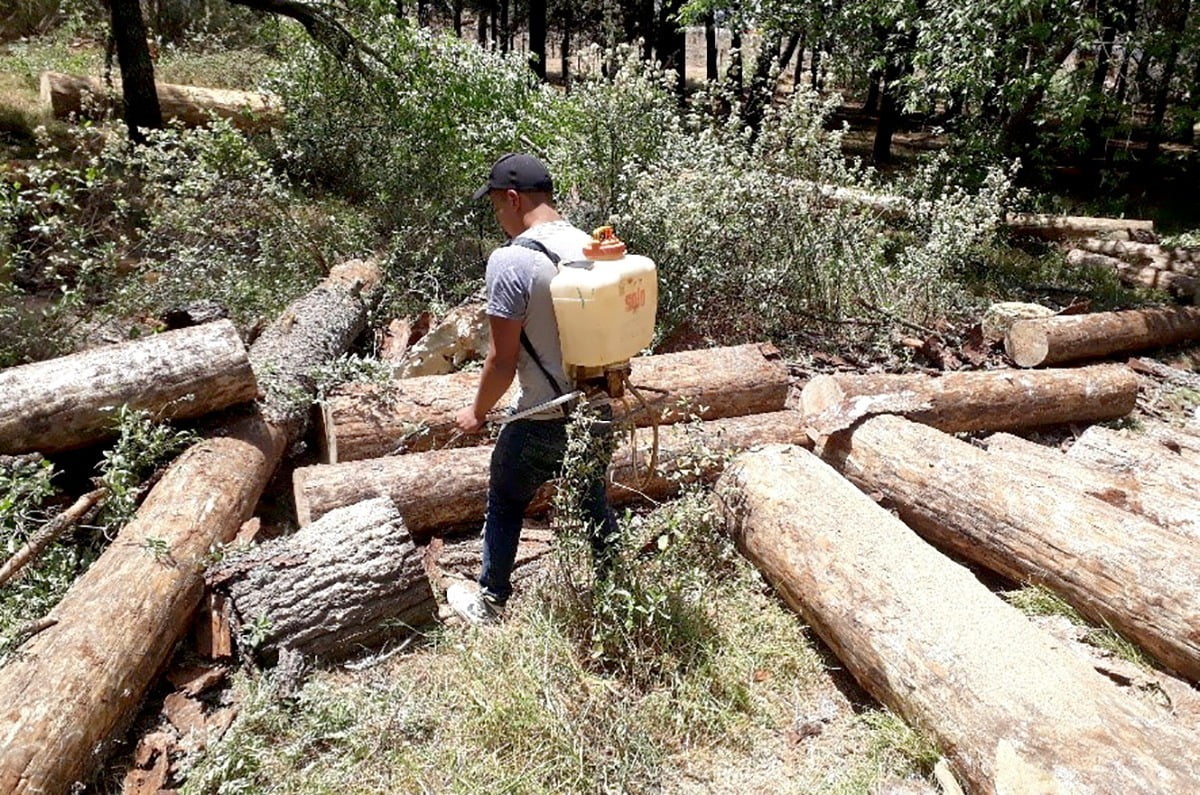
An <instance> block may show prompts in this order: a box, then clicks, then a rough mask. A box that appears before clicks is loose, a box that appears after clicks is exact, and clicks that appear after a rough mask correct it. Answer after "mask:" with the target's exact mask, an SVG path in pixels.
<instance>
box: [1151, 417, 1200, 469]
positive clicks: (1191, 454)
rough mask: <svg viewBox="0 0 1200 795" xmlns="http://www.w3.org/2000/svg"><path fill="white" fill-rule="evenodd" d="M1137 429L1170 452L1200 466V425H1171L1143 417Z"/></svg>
mask: <svg viewBox="0 0 1200 795" xmlns="http://www.w3.org/2000/svg"><path fill="white" fill-rule="evenodd" d="M1139 431H1140V432H1141V434H1142V435H1143V436H1145V437H1147V438H1148V439H1153V440H1154V441H1155V442H1157V443H1158V444H1160V445H1162V446H1163V447H1165V448H1166V449H1167V450H1170V451H1171V452H1172V453H1175V454H1176V455H1179V456H1180V457H1181V458H1184V459H1186V460H1188V461H1191V462H1192V463H1193V464H1195V465H1197V466H1200V426H1192V427H1188V426H1184V425H1171V424H1169V423H1166V422H1160V421H1158V420H1150V419H1143V420H1142V421H1141V422H1140V423H1139Z"/></svg>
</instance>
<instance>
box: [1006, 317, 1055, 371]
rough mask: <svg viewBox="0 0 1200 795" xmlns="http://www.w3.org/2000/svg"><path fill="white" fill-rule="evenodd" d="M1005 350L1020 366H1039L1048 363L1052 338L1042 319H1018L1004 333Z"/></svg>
mask: <svg viewBox="0 0 1200 795" xmlns="http://www.w3.org/2000/svg"><path fill="white" fill-rule="evenodd" d="M1004 352H1005V353H1007V354H1008V356H1009V358H1010V359H1012V360H1013V361H1014V362H1016V364H1017V366H1018V367H1037V366H1038V365H1039V364H1045V363H1046V357H1047V356H1048V355H1049V353H1050V340H1049V336H1048V335H1047V333H1046V326H1045V324H1044V323H1043V322H1042V321H1040V320H1018V321H1017V322H1016V323H1013V325H1012V328H1010V329H1009V330H1008V333H1007V334H1005V335H1004Z"/></svg>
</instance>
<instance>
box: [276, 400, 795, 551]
mask: <svg viewBox="0 0 1200 795" xmlns="http://www.w3.org/2000/svg"><path fill="white" fill-rule="evenodd" d="M799 419H800V418H799V416H798V415H797V414H796V412H794V411H777V412H772V413H770V414H756V415H751V416H748V417H733V418H729V419H723V420H711V421H709V422H705V423H702V424H700V425H699V426H697V427H690V426H686V425H672V426H669V427H666V428H663V429H662V430H661V433H660V440H659V453H658V458H659V461H658V468H657V470H656V472H655V473H653V474H652V475H650V476H649V477H647V470H648V466H649V457H650V449H649V448H650V434H649V433H646V432H641V433H639V435H638V436H639V441H638V443H637V445H636V446H634V445H630V444H625V445H623V446H622V447H621V448H620V449H618V450H617V453H616V455H615V456H614V457H613V465H612V468H611V469H610V470H609V477H610V479H611V481H612V482H611V483H610V486H609V498H610V499H611V500H612V502H613V503H614V504H617V505H623V504H627V503H632V502H635V501H638V500H646V499H651V500H654V499H661V498H664V497H667V496H669V495H671V494H673V493H675V491H676V490H677V489H678V488H679V486H680V482H681V479H682V480H684V481H686V480H688V479H692V480H694V479H696V478H697V477H702V478H707V479H711V478H715V477H716V476H717V475H718V474H720V470H721V467H722V466H723V464H724V459H723V456H722V455H721V454H723V453H725V452H728V451H731V450H739V449H743V448H745V447H749V446H752V445H755V444H761V443H764V442H780V441H782V442H790V443H803V442H805V437H804V430H803V427H802V425H801V423H800V421H799ZM491 454H492V449H491V447H467V448H462V449H456V450H433V451H431V452H427V453H414V454H412V455H405V456H394V457H389V458H372V459H367V460H365V461H351V462H347V463H343V464H329V465H324V466H311V467H303V468H300V469H297V470H296V472H295V473H294V475H293V486H294V496H295V502H296V516H297V517H298V518H299V520H300V524H301V525H302V526H303V525H306V524H308V523H309V522H312V521H315V520H316V519H319V518H320V517H322V516H324V515H325V514H326V513H328V512H329V511H332V510H333V509H334V508H339V507H342V506H344V505H352V504H354V503H357V502H361V501H363V500H366V499H371V498H372V497H391V498H392V500H393V501H395V503H396V505H397V507H398V508H399V509H400V515H401V516H402V517H404V522H405V524H406V525H408V530H409V532H410V533H412V535H413V538H415V539H416V540H417V541H418V543H420V542H422V541H424V540H425V539H427V538H428V537H429V536H430V535H432V534H434V533H436V532H437V531H439V530H444V529H446V528H449V527H454V526H458V525H464V524H467V523H468V522H477V521H481V520H482V519H483V514H484V509H485V508H486V505H487V482H488V462H489V460H490V458H491ZM552 493H553V492H552V490H551V487H549V486H547V488H544V489H543V490H542V491H541V492H540V493H539V496H538V497H536V498H535V499H534V501H533V504H532V505H530V508H529V514H530V515H536V514H538V513H544V512H545V511H546V510H548V509H549V505H550V495H551V494H552Z"/></svg>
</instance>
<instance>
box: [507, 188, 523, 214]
mask: <svg viewBox="0 0 1200 795" xmlns="http://www.w3.org/2000/svg"><path fill="white" fill-rule="evenodd" d="M504 199H505V200H506V201H507V202H508V205H509V206H510V207H512V208H513V209H514V210H520V209H521V194H520V192H518V191H515V190H512V189H511V188H509V189H508V190H506V191H504Z"/></svg>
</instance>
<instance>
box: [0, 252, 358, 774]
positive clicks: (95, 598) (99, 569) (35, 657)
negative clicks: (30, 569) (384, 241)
mask: <svg viewBox="0 0 1200 795" xmlns="http://www.w3.org/2000/svg"><path fill="white" fill-rule="evenodd" d="M334 270H335V273H334V274H331V276H330V278H329V279H328V280H326V282H324V283H323V284H322V285H321V286H320V287H319V288H318V289H317V290H316V291H314V293H315V294H316V295H315V296H312V299H313V300H306V299H301V300H299V301H297V302H295V303H294V304H292V306H291V307H289V309H288V310H287V311H286V312H285V313H284V315H283V316H282V317H281V318H280V320H279V321H277V326H278V327H277V328H275V329H273V330H271V331H270V332H269V333H266V334H264V335H263V336H264V338H265V339H264V340H263V348H262V349H259V348H258V344H257V343H256V345H255V346H254V347H252V348H251V351H250V359H251V361H253V362H254V363H255V366H256V367H260V368H261V369H260V375H262V374H263V373H265V372H268V371H269V372H271V373H274V374H275V375H276V376H278V377H280V378H281V379H283V380H284V381H292V382H295V383H301V382H302V381H300V380H298V379H301V373H307V372H310V371H311V370H312V368H313V367H315V366H316V365H318V364H321V363H324V362H326V361H328V360H330V359H331V358H333V357H334V356H337V355H340V354H341V353H343V352H344V351H345V350H346V349H347V348H348V347H349V345H350V344H351V342H352V341H353V339H354V337H356V336H357V335H358V333H360V332H361V330H362V329H363V328H365V326H366V317H367V311H368V309H369V307H370V304H371V302H372V300H373V296H376V295H378V285H379V272H378V270H376V269H373V268H369V267H365V266H363V265H362V264H361V263H355V264H349V265H347V266H346V267H345V268H342V267H341V266H339V267H337V268H335V269H334ZM364 279H366V280H367V281H364ZM340 294H345V300H341V298H339V297H337V296H339V295H340ZM351 297H353V300H351ZM334 311H345V312H350V313H352V314H353V316H354V317H352V318H349V319H347V318H343V317H336V318H335V317H329V316H326V315H324V314H322V313H327V312H334ZM313 313H317V314H315V315H314V314H313ZM323 324H327V325H328V327H330V328H337V329H338V330H339V331H338V332H337V333H325V332H324V331H323V328H324V327H325V326H323ZM272 351H273V352H274V353H273V354H272V353H271V352H272ZM276 357H277V358H276ZM310 394H311V393H310ZM269 400H270V397H268V401H269ZM295 403H296V401H295V396H294V395H288V396H287V402H286V403H284V404H278V405H272V404H271V403H270V402H268V404H267V405H265V406H264V407H263V410H262V411H261V412H260V411H259V410H257V409H255V410H254V411H251V412H248V413H246V414H244V415H243V416H240V417H239V416H234V417H230V418H229V419H228V420H227V421H226V422H225V423H224V424H223V425H221V426H218V427H215V428H213V429H212V430H211V431H210V436H209V438H207V439H205V440H203V441H201V442H199V443H197V444H195V445H193V446H192V447H191V448H189V449H188V450H187V451H185V452H184V453H183V454H182V455H181V456H179V458H177V459H176V460H175V461H174V463H172V464H171V465H170V466H169V467H168V468H167V469H166V471H165V472H164V474H163V476H162V478H161V479H160V480H159V481H158V483H157V484H156V485H155V486H154V488H153V489H152V490H151V491H150V493H149V494H148V495H147V497H146V499H145V501H144V502H143V503H142V505H141V507H140V508H139V509H138V511H137V514H136V515H135V516H134V518H133V520H132V521H130V522H129V524H127V525H126V526H125V527H124V528H122V529H121V531H120V533H119V534H118V536H117V538H116V539H115V540H114V541H113V543H112V544H111V545H110V546H109V547H108V548H107V549H106V550H105V551H104V553H103V554H102V555H101V556H100V558H99V559H98V560H97V561H96V562H95V563H93V564H92V565H91V567H89V568H88V570H87V571H86V572H85V573H84V574H83V575H82V576H81V577H80V578H79V579H78V580H76V582H75V583H74V584H73V585H72V586H71V589H70V590H69V591H68V592H67V594H66V596H64V597H63V599H62V601H61V602H60V603H59V604H58V605H57V606H56V607H55V608H54V609H53V610H52V611H51V613H50V615H49V616H48V619H49V620H51V621H53V622H54V623H53V625H52V626H50V627H49V628H47V629H45V630H44V631H42V632H40V633H38V634H37V635H35V636H34V637H33V638H32V639H30V640H29V641H27V642H26V643H25V644H24V645H23V646H22V647H21V648H20V651H19V654H17V655H15V656H14V658H13V659H12V660H11V661H10V662H9V663H8V664H7V665H5V666H4V667H3V668H0V792H2V793H6V794H7V793H14V794H16V793H20V794H21V795H24V794H25V793H40V792H67V791H69V790H72V789H73V788H74V787H75V786H76V782H80V781H86V780H87V779H88V778H89V777H90V776H91V775H92V774H93V773H94V771H95V769H96V767H97V765H98V764H99V763H100V762H101V760H102V759H103V758H104V756H105V755H107V753H108V751H109V750H111V747H112V746H111V744H112V742H113V741H114V740H115V739H116V738H117V737H119V735H120V734H121V733H122V732H123V730H124V728H125V727H126V726H127V725H128V723H129V722H130V721H131V720H132V718H133V715H134V712H135V710H136V708H137V706H138V705H139V704H140V703H141V701H142V699H143V697H144V696H145V694H146V691H147V689H148V688H149V686H150V684H151V682H152V681H153V679H154V677H155V675H156V674H157V673H158V672H159V671H160V670H161V668H162V666H163V665H164V663H165V662H166V660H167V658H168V656H169V655H170V653H171V651H172V650H173V649H174V648H175V645H176V643H177V642H178V640H179V639H180V637H181V636H182V635H183V634H184V632H185V631H186V629H187V627H188V623H189V620H190V618H191V615H192V613H193V611H194V610H195V608H196V606H197V604H198V603H199V601H200V599H201V596H202V594H203V591H204V582H203V577H202V571H203V568H204V561H205V560H206V558H207V556H208V555H209V554H210V551H211V549H212V548H213V546H214V545H217V544H221V543H225V542H228V541H229V540H230V539H232V538H233V536H234V534H235V533H236V532H237V530H238V528H239V527H240V526H241V525H242V523H243V522H244V521H245V520H246V519H247V518H248V517H249V516H250V514H251V512H252V511H253V510H254V507H255V505H256V504H257V502H258V499H259V497H260V495H261V494H262V491H263V489H264V487H265V486H266V484H267V481H268V479H269V478H270V476H271V474H272V472H274V470H275V468H276V466H277V465H278V464H279V462H280V460H281V459H282V458H283V454H284V452H285V451H286V450H287V449H288V447H289V446H290V445H291V444H292V443H294V442H295V441H296V440H297V438H298V437H297V436H295V435H293V434H295V433H296V432H297V431H298V429H299V428H301V427H302V424H301V423H300V422H299V420H298V415H299V413H300V412H301V409H299V408H297V407H296V406H295ZM303 409H304V410H307V407H303ZM271 418H275V420H276V421H273V420H272V419H271ZM131 629H136V631H131ZM47 682H53V683H54V685H53V687H47V684H46V683H47Z"/></svg>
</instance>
